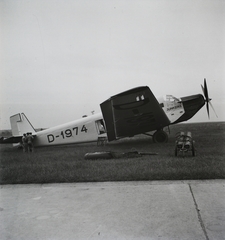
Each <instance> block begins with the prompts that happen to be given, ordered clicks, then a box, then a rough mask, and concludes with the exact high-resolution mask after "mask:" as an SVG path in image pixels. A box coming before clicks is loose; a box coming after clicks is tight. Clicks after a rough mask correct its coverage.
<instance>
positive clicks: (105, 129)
mask: <svg viewBox="0 0 225 240" xmlns="http://www.w3.org/2000/svg"><path fill="white" fill-rule="evenodd" d="M201 86H202V85H201ZM202 90H203V93H204V97H203V95H201V94H196V95H191V96H186V97H181V98H176V97H174V96H172V95H166V96H164V97H161V98H159V99H158V100H157V99H156V98H155V96H154V95H153V93H152V91H151V90H150V89H149V87H147V86H142V87H137V88H133V89H130V90H128V91H125V92H122V93H119V94H117V95H115V96H112V97H110V98H109V99H108V100H106V101H104V102H103V103H101V104H100V107H101V111H102V113H99V114H94V115H91V116H89V117H83V118H81V119H78V120H75V121H72V122H69V123H66V124H63V125H59V126H56V127H52V128H49V129H45V130H43V131H38V132H36V131H35V129H34V127H33V126H32V125H31V123H30V122H29V120H28V119H27V117H26V116H25V114H24V113H18V114H16V115H14V116H11V117H10V123H11V128H12V137H9V138H3V137H2V138H1V139H0V143H14V145H15V144H17V145H18V143H21V139H22V136H23V134H24V133H27V132H29V133H32V135H33V136H34V142H33V144H34V146H50V145H62V144H74V143H85V142H93V141H98V139H99V138H106V139H107V141H113V140H117V139H120V138H124V137H132V136H134V135H137V134H147V135H150V134H149V132H152V131H155V132H154V134H153V135H151V136H152V138H153V141H154V142H156V143H161V142H167V140H168V135H167V133H166V132H165V131H164V130H163V128H165V127H168V126H169V125H172V124H176V123H179V122H183V121H187V120H189V119H190V118H192V117H193V116H194V115H195V114H196V113H197V112H198V111H199V110H200V109H201V108H202V107H203V106H204V105H205V103H206V108H207V113H208V116H209V104H210V105H211V102H210V101H211V99H210V98H209V95H208V89H207V84H206V80H205V79H204V86H202ZM211 107H212V105H211ZM212 109H213V111H214V112H215V110H214V108H213V107H212Z"/></svg>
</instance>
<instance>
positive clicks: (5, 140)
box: [0, 136, 22, 144]
mask: <svg viewBox="0 0 225 240" xmlns="http://www.w3.org/2000/svg"><path fill="white" fill-rule="evenodd" d="M21 140H22V136H17V137H9V138H5V137H1V138H0V144H8V143H19V142H21Z"/></svg>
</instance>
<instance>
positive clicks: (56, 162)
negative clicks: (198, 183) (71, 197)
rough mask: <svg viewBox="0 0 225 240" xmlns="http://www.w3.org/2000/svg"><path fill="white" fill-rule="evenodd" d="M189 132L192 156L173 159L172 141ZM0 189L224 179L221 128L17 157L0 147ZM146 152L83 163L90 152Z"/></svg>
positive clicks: (224, 129) (185, 127)
mask: <svg viewBox="0 0 225 240" xmlns="http://www.w3.org/2000/svg"><path fill="white" fill-rule="evenodd" d="M180 131H184V132H186V131H191V132H192V137H193V139H194V140H195V147H196V150H197V153H196V156H195V157H192V154H191V152H188V153H187V154H186V155H185V157H182V156H178V157H175V155H174V148H175V135H176V133H177V132H180ZM0 147H1V148H0V157H1V158H0V160H1V161H0V184H12V183H13V184H16V183H24V184H25V183H62V182H93V181H94V182H96V181H141V180H185V179H224V178H225V123H224V122H222V123H201V124H200V123H195V124H177V125H174V126H171V127H170V135H169V141H168V143H165V144H154V143H152V139H151V138H150V137H147V136H144V135H138V136H135V137H134V138H126V139H122V140H119V141H114V142H111V143H108V144H107V145H106V146H97V144H96V143H88V144H78V145H69V146H58V147H56V146H55V147H43V148H36V149H35V151H34V152H33V153H29V154H28V153H23V152H22V151H21V150H18V149H14V148H12V146H11V145H1V146H0ZM101 151H111V152H114V153H116V154H119V153H123V152H133V151H138V152H148V153H149V152H152V153H157V155H143V156H133V157H124V158H114V159H98V160H85V159H84V155H85V154H86V153H91V152H101Z"/></svg>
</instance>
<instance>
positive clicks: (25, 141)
mask: <svg viewBox="0 0 225 240" xmlns="http://www.w3.org/2000/svg"><path fill="white" fill-rule="evenodd" d="M22 146H23V152H27V151H28V141H27V135H26V133H24V134H23V137H22Z"/></svg>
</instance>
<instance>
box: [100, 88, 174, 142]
mask: <svg viewBox="0 0 225 240" xmlns="http://www.w3.org/2000/svg"><path fill="white" fill-rule="evenodd" d="M100 107H101V110H102V114H103V118H104V121H105V124H106V130H107V136H108V140H109V141H112V140H115V139H118V138H122V137H130V136H134V135H137V134H141V133H145V132H149V131H153V130H158V129H162V128H163V127H165V126H168V125H169V124H170V121H169V119H168V118H167V116H166V114H165V113H164V111H163V109H162V107H161V106H160V105H159V103H158V101H157V99H156V98H155V96H154V95H153V93H152V91H151V90H150V89H149V87H147V86H144V87H137V88H133V89H131V90H128V91H125V92H122V93H120V94H117V95H115V96H112V97H111V98H109V99H108V100H106V101H104V102H103V103H101V104H100Z"/></svg>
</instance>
